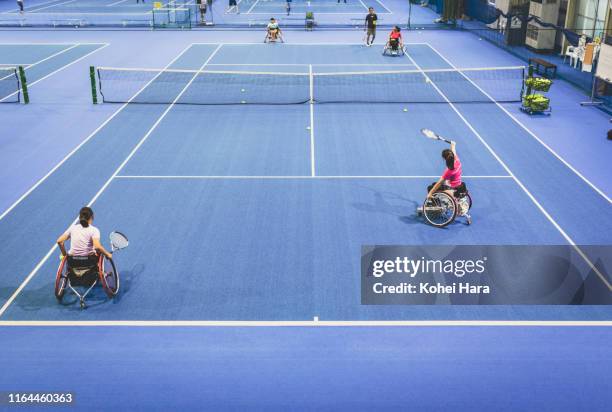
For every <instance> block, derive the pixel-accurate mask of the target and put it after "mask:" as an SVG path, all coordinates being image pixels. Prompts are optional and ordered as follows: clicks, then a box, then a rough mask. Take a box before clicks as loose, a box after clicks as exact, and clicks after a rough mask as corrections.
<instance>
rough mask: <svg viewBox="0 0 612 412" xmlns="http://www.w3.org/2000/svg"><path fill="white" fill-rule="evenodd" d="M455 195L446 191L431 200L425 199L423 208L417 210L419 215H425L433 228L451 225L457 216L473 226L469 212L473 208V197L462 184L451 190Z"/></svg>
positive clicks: (435, 195) (438, 193)
mask: <svg viewBox="0 0 612 412" xmlns="http://www.w3.org/2000/svg"><path fill="white" fill-rule="evenodd" d="M451 191H452V192H453V195H450V194H449V193H448V192H449V190H446V191H438V192H436V193H434V194H433V195H432V196H431V198H428V199H425V202H424V203H423V206H422V207H420V208H418V209H417V214H419V215H423V216H424V217H425V220H426V221H427V222H428V223H429V224H430V225H432V226H435V227H444V226H447V225H449V224H451V223H452V222H453V221H454V220H455V218H456V217H457V216H463V217H465V218H466V223H467V224H468V225H471V224H472V217H471V216H470V214H469V212H470V209H471V207H472V197H471V196H470V193H469V192H468V190H467V187H466V186H465V183H461V185H460V186H458V187H457V188H455V189H451Z"/></svg>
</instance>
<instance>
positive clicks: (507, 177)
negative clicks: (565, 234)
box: [115, 169, 512, 180]
mask: <svg viewBox="0 0 612 412" xmlns="http://www.w3.org/2000/svg"><path fill="white" fill-rule="evenodd" d="M313 170H314V169H313ZM439 177H440V176H439V175H431V176H427V175H420V176H416V175H415V176H394V175H389V176H325V175H315V174H314V172H313V174H312V175H310V176H305V175H304V176H221V175H219V176H205V175H182V176H181V175H138V176H135V175H117V176H115V178H116V179H145V180H146V179H160V180H163V179H168V180H171V179H176V180H181V179H185V180H189V179H193V180H197V179H201V180H207V179H210V180H214V179H219V180H225V179H227V180H241V179H253V180H257V179H269V180H309V179H318V180H326V179H329V180H334V179H338V180H342V179H346V180H350V179H438V178H439ZM462 177H463V178H464V179H512V176H506V175H499V176H473V175H472V176H470V175H464V176H462Z"/></svg>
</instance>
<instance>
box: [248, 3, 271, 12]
mask: <svg viewBox="0 0 612 412" xmlns="http://www.w3.org/2000/svg"><path fill="white" fill-rule="evenodd" d="M257 3H259V0H255V3H253V5H252V6H251V8H250V9H249V10H248V11H247V12H246V13H245V14H251V10H253V8H254V7H255V6H256V5H257ZM264 14H270V13H264Z"/></svg>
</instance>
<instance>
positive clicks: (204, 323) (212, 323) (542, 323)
mask: <svg viewBox="0 0 612 412" xmlns="http://www.w3.org/2000/svg"><path fill="white" fill-rule="evenodd" d="M24 326H30V327H33V326H35V327H57V326H75V327H76V326H78V327H102V326H107V327H108V326H121V327H313V326H327V327H346V326H350V327H364V326H368V327H385V326H386V327H389V326H391V327H406V326H412V327H431V326H436V327H447V326H464V327H479V326H480V327H482V326H502V327H526V326H528V327H611V326H612V321H609V320H303V321H300V320H295V321H291V320H289V321H283V320H277V321H274V320H270V321H266V320H263V321H258V320H99V321H78V320H75V321H63V320H49V321H41V320H25V321H21V320H14V321H10V320H9V321H6V320H4V321H0V327H24Z"/></svg>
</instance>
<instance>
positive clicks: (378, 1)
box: [374, 0, 393, 14]
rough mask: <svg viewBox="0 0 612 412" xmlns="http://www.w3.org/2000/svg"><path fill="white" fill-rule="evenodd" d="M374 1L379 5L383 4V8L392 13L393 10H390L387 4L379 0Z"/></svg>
mask: <svg viewBox="0 0 612 412" xmlns="http://www.w3.org/2000/svg"><path fill="white" fill-rule="evenodd" d="M374 1H375V2H376V3H378V4H380V5H381V6H383V8H384V9H385V10H387V11H388V12H389V14H393V12H392V11H391V9H390V8H389V7H387V6H385V4H384V3H383V2H382V1H381V0H374ZM382 14H387V13H382Z"/></svg>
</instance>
